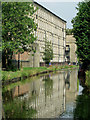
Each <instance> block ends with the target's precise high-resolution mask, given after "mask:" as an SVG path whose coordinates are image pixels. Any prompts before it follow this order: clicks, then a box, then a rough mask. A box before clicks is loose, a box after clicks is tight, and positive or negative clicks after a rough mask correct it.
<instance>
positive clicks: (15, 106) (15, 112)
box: [4, 99, 37, 119]
mask: <svg viewBox="0 0 90 120" xmlns="http://www.w3.org/2000/svg"><path fill="white" fill-rule="evenodd" d="M4 111H5V118H6V119H7V118H32V117H33V116H34V114H35V113H37V111H36V110H35V109H33V108H32V107H29V106H28V105H27V102H26V100H25V99H24V100H20V99H14V100H13V101H12V102H10V103H8V104H4Z"/></svg>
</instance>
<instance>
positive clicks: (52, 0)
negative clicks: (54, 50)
mask: <svg viewBox="0 0 90 120" xmlns="http://www.w3.org/2000/svg"><path fill="white" fill-rule="evenodd" d="M35 1H36V2H38V3H40V4H41V5H43V6H44V7H46V8H47V9H48V10H50V11H52V12H53V13H54V14H56V15H58V16H59V17H61V18H62V19H64V20H66V21H67V28H72V24H71V20H72V19H73V17H75V16H76V13H77V10H76V8H75V7H76V6H77V4H78V2H80V1H82V0H35ZM47 1H48V2H47Z"/></svg>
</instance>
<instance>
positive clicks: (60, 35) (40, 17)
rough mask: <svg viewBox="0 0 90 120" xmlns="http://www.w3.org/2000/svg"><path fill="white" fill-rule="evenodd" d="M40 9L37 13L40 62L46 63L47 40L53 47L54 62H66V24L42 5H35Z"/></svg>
mask: <svg viewBox="0 0 90 120" xmlns="http://www.w3.org/2000/svg"><path fill="white" fill-rule="evenodd" d="M34 5H35V6H37V7H38V8H39V9H38V11H37V12H36V14H35V16H37V17H35V16H34V17H35V22H36V23H37V24H38V29H37V32H36V36H37V41H36V42H37V43H38V44H39V47H40V62H41V63H42V62H44V61H43V59H42V56H43V47H44V46H45V39H47V40H48V41H51V43H52V46H53V53H54V58H53V60H52V62H54V63H61V62H65V39H66V38H65V37H66V35H65V29H66V22H65V21H64V20H62V19H60V18H59V17H57V16H56V15H54V14H53V13H51V12H50V11H48V10H47V9H45V8H44V7H42V6H41V5H38V4H37V3H34Z"/></svg>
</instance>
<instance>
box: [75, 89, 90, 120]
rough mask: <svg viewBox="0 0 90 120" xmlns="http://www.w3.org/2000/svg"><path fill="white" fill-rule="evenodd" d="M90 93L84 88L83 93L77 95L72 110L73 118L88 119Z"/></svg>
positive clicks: (89, 116)
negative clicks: (74, 106)
mask: <svg viewBox="0 0 90 120" xmlns="http://www.w3.org/2000/svg"><path fill="white" fill-rule="evenodd" d="M89 109H90V93H88V91H87V90H86V89H84V90H83V94H82V95H80V96H78V97H77V100H76V108H75V110H74V120H76V119H78V120H89V118H90V110H89Z"/></svg>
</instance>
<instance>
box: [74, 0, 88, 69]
mask: <svg viewBox="0 0 90 120" xmlns="http://www.w3.org/2000/svg"><path fill="white" fill-rule="evenodd" d="M76 9H77V10H78V12H77V15H76V17H75V18H73V20H72V23H73V33H74V37H75V38H76V44H77V56H78V58H79V60H80V61H81V62H82V63H83V66H84V69H86V68H87V66H88V65H89V64H90V1H83V2H79V4H78V7H77V8H76Z"/></svg>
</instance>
